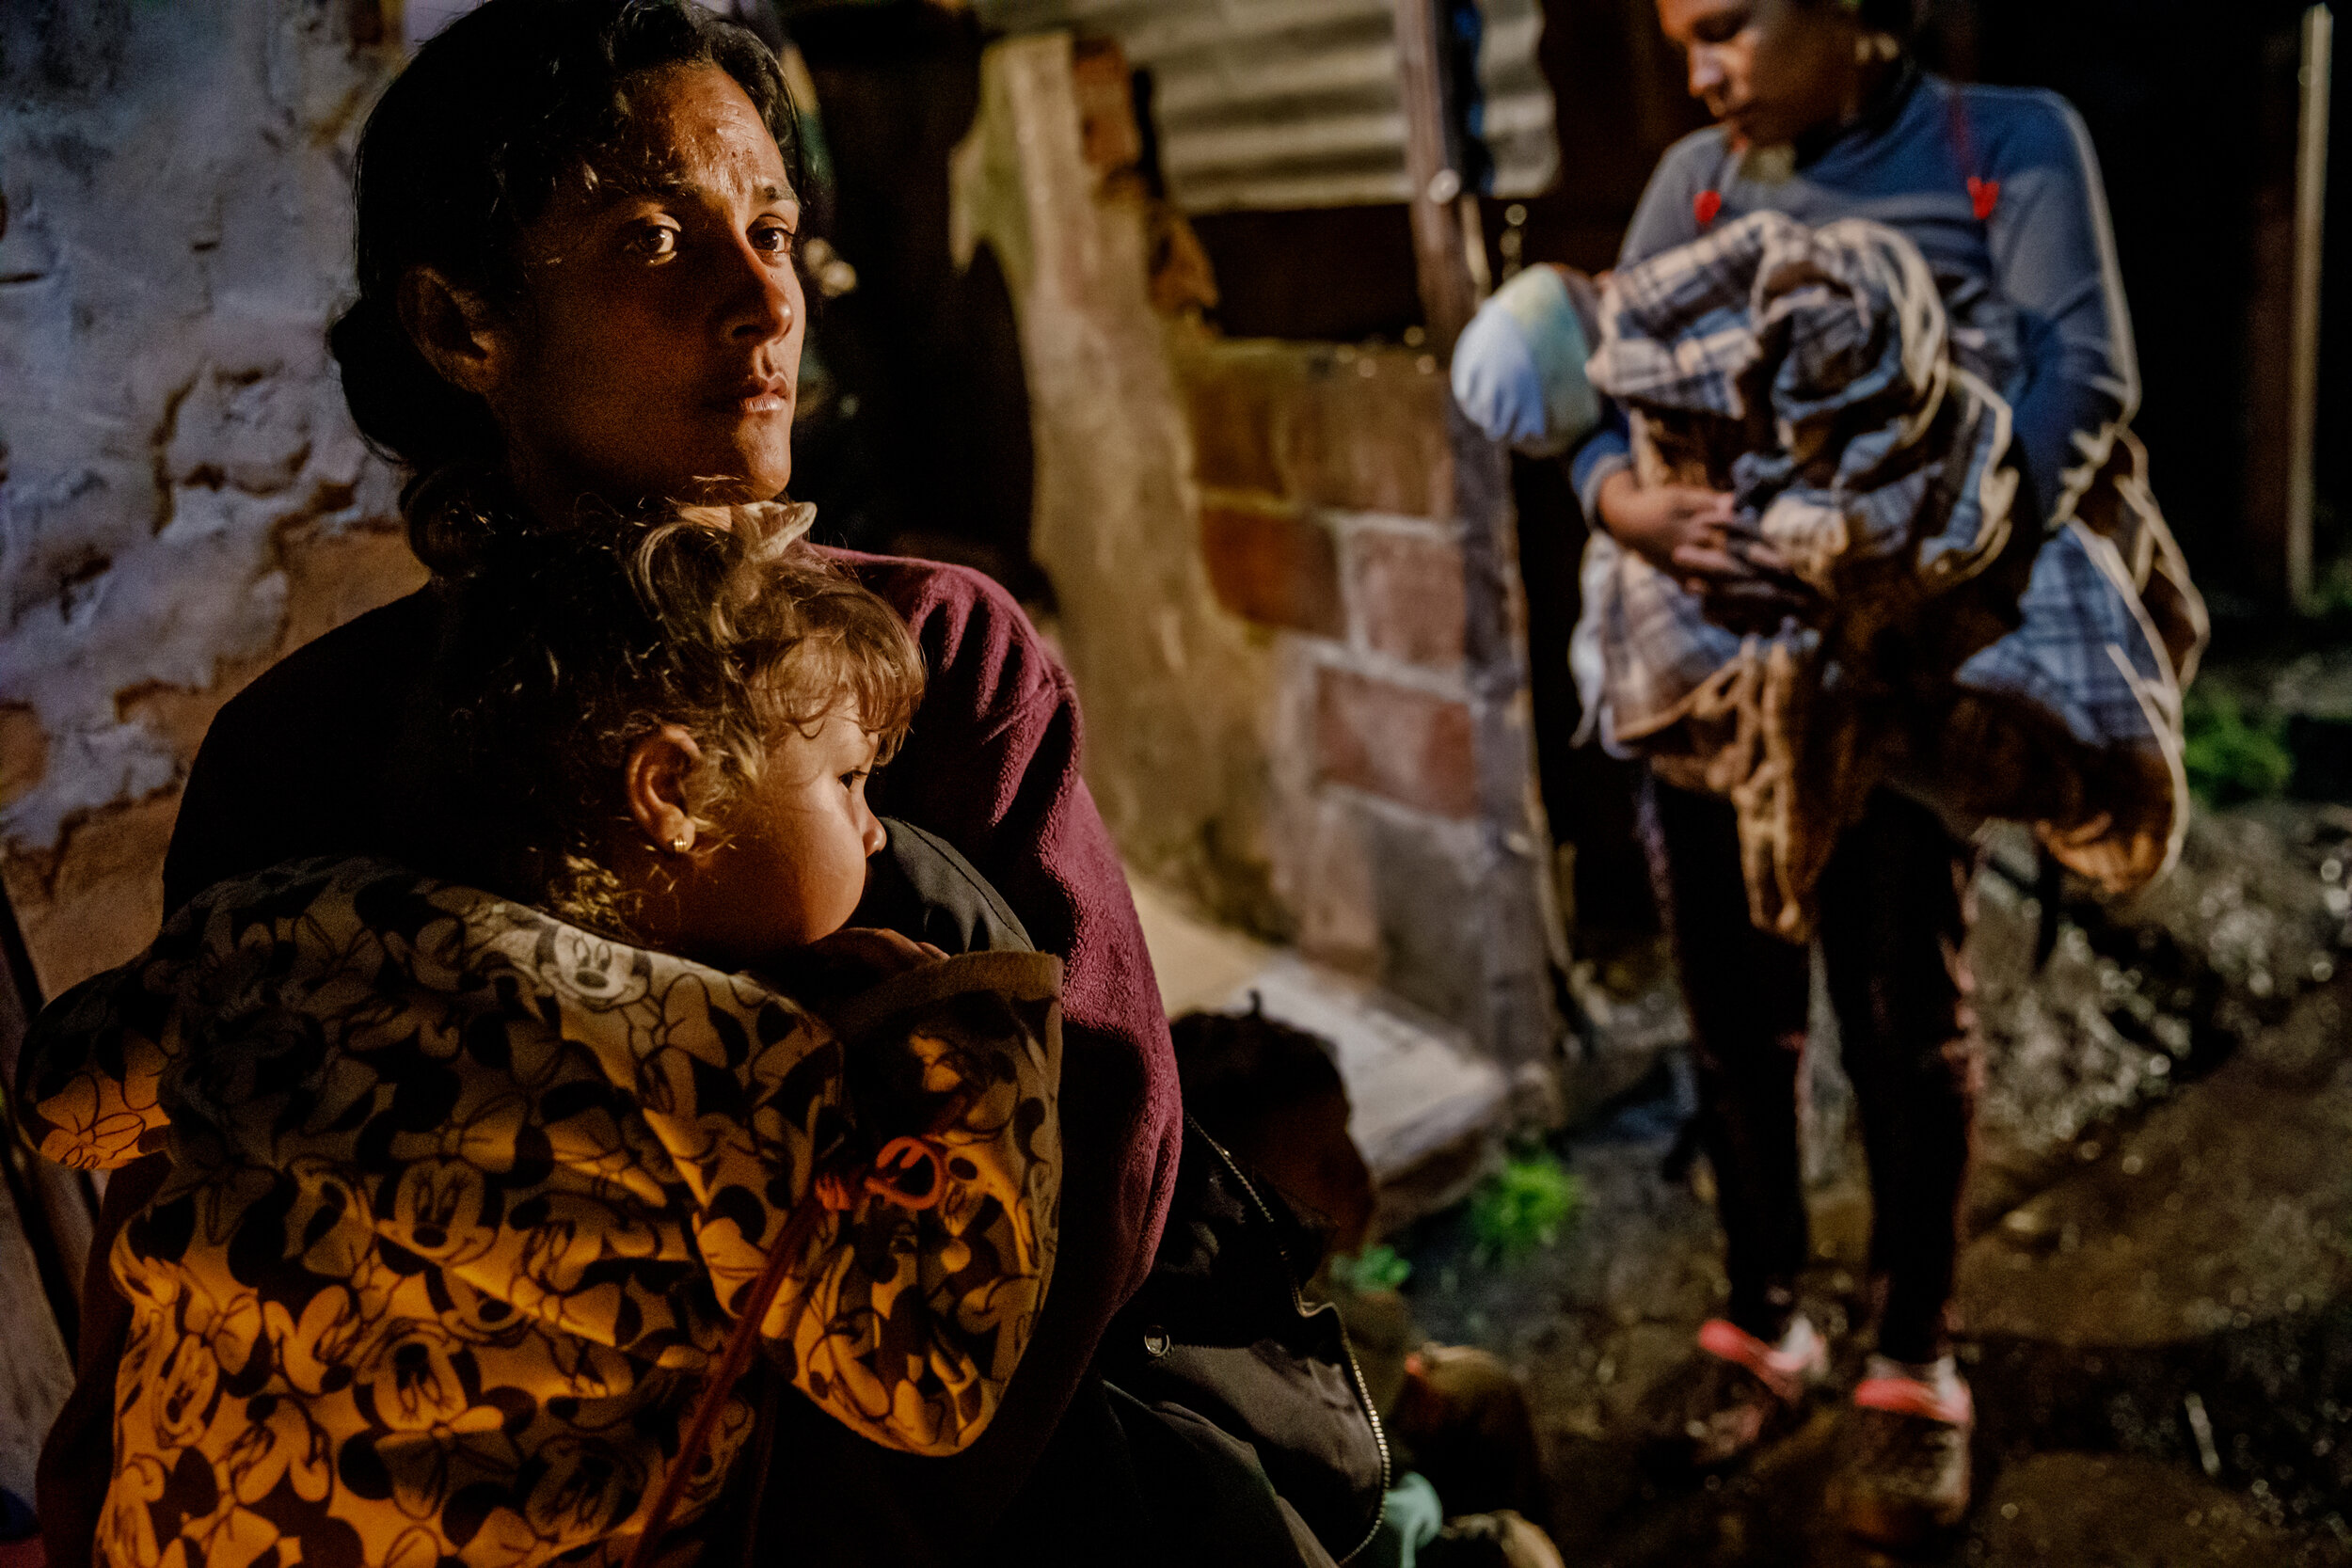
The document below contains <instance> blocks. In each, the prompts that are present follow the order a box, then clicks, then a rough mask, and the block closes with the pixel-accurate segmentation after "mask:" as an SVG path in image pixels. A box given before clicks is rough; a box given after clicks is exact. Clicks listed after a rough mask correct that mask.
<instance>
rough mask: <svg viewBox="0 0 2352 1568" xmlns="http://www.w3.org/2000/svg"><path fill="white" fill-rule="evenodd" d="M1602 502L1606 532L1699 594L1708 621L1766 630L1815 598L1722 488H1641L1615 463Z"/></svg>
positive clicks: (1807, 606)
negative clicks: (1741, 516)
mask: <svg viewBox="0 0 2352 1568" xmlns="http://www.w3.org/2000/svg"><path fill="white" fill-rule="evenodd" d="M1599 500H1600V526H1601V527H1603V528H1605V529H1607V530H1608V531H1609V536H1610V537H1611V538H1613V539H1614V540H1615V541H1616V542H1617V543H1618V544H1620V545H1623V546H1625V547H1626V548H1627V549H1629V550H1631V551H1632V552H1633V553H1634V554H1636V555H1638V556H1640V557H1641V558H1642V559H1643V560H1645V561H1646V562H1649V563H1650V564H1651V565H1652V566H1655V567H1657V568H1658V569H1659V570H1660V571H1661V572H1663V573H1665V574H1666V575H1667V576H1669V577H1671V578H1676V579H1677V581H1679V582H1680V583H1681V584H1682V585H1683V587H1685V588H1687V589H1689V590H1690V591H1691V592H1692V593H1693V594H1697V595H1699V597H1700V598H1702V599H1704V600H1705V601H1706V604H1707V613H1708V619H1710V620H1713V621H1716V622H1719V623H1721V624H1722V625H1724V626H1730V627H1732V628H1733V629H1735V630H1747V629H1770V628H1771V627H1773V626H1778V625H1779V624H1780V622H1781V620H1782V619H1783V618H1784V617H1786V616H1789V615H1802V614H1804V613H1805V612H1806V611H1807V610H1812V609H1814V608H1815V607H1816V606H1818V605H1819V604H1820V595H1819V594H1815V593H1814V591H1813V590H1812V588H1811V587H1810V586H1809V585H1808V584H1806V583H1805V581H1804V579H1803V578H1799V577H1798V576H1797V575H1796V574H1795V573H1793V572H1791V571H1790V570H1789V569H1788V562H1787V561H1786V560H1785V559H1784V558H1783V557H1782V556H1781V554H1780V552H1779V551H1778V550H1775V549H1774V548H1772V546H1771V545H1770V544H1768V543H1766V542H1765V540H1764V537H1763V536H1762V535H1761V534H1759V533H1757V532H1756V529H1755V528H1754V527H1753V526H1752V525H1749V524H1745V523H1742V522H1740V520H1739V517H1738V516H1737V515H1736V514H1735V513H1734V512H1733V510H1732V499H1731V497H1729V496H1728V495H1725V494H1724V492H1722V491H1720V490H1709V489H1707V488H1705V487H1703V486H1700V485H1696V484H1661V485H1654V486H1648V487H1645V486H1644V485H1643V484H1642V483H1640V482H1639V481H1638V480H1636V479H1635V478H1634V477H1633V473H1632V470H1631V469H1620V470H1619V471H1617V472H1616V473H1613V474H1611V475H1610V476H1609V477H1608V478H1607V479H1605V480H1603V481H1602V482H1601V486H1600V498H1599Z"/></svg>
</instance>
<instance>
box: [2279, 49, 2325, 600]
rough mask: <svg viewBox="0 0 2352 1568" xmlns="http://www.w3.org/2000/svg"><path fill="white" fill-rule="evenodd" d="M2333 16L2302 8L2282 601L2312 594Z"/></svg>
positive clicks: (2305, 598) (2307, 598)
mask: <svg viewBox="0 0 2352 1568" xmlns="http://www.w3.org/2000/svg"><path fill="white" fill-rule="evenodd" d="M2335 34H2336V24H2335V13H2334V12H2332V11H2331V10H2329V9H2328V7H2326V6H2324V5H2322V6H2313V7H2312V8H2311V9H2309V10H2307V11H2305V12H2304V13H2303V105H2302V124H2301V136H2300V138H2299V145H2298V146H2297V148H2296V160H2295V327H2294V332H2295V339H2294V359H2293V362H2292V365H2291V368H2290V371H2289V374H2291V375H2292V376H2293V378H2294V382H2293V386H2292V387H2291V388H2290V389H2289V394H2288V395H2289V397H2290V398H2291V400H2292V402H2291V404H2290V408H2291V413H2290V416H2289V417H2290V419H2291V420H2292V421H2293V423H2292V425H2291V426H2290V429H2289V434H2288V441H2289V456H2288V460H2287V462H2288V467H2287V540H2286V545H2287V602H2288V603H2289V604H2291V605H2293V606H2294V607H2295V608H2296V609H2297V610H2301V609H2304V608H2306V607H2308V606H2309V605H2310V603H2311V599H2312V506H2313V502H2314V499H2315V495H2314V491H2315V487H2316V483H2317V480H2316V476H2315V475H2314V473H2313V468H2314V466H2315V464H2316V461H2317V454H2318V453H2317V449H2318V435H2319V310H2320V281H2321V280H2320V262H2321V260H2322V257H2323V256H2324V254H2325V250H2326V242H2327V229H2328V93H2329V87H2330V86H2331V80H2330V78H2331V76H2332V74H2333V70H2332V62H2333V57H2334V54H2335Z"/></svg>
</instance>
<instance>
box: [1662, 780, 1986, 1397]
mask: <svg viewBox="0 0 2352 1568" xmlns="http://www.w3.org/2000/svg"><path fill="white" fill-rule="evenodd" d="M1643 820H1644V837H1645V841H1646V843H1647V846H1648V849H1649V857H1650V868H1651V876H1652V879H1653V880H1654V881H1655V883H1656V885H1657V888H1658V893H1659V902H1660V905H1661V909H1662V911H1664V913H1665V915H1666V919H1667V923H1668V926H1669V927H1670V928H1671V929H1672V931H1673V933H1674V939H1675V947H1676V953H1677V959H1678V961H1679V964H1680V967H1681V972H1682V988H1683V999H1684V1002H1685V1004H1686V1005H1687V1006H1689V1008H1690V1014H1691V1031H1692V1044H1693V1055H1694V1056H1695V1058H1696V1062H1697V1067H1698V1081H1699V1117H1700V1128H1699V1132H1700V1136H1701V1141H1702V1147H1704V1148H1706V1150H1707V1155H1708V1159H1709V1160H1710V1161H1711V1162H1712V1163H1713V1164H1714V1167H1715V1185H1716V1192H1717V1195H1718V1196H1717V1199H1716V1201H1717V1205H1718V1208H1719V1210H1720V1212H1721V1214H1722V1217H1723V1226H1724V1241H1725V1266H1726V1268H1727V1270H1728V1272H1729V1274H1730V1276H1731V1306H1730V1316H1731V1320H1732V1321H1733V1322H1734V1323H1738V1324H1739V1325H1740V1327H1741V1328H1743V1329H1746V1330H1747V1331H1748V1332H1749V1333H1751V1334H1755V1335H1757V1336H1758V1337H1760V1338H1766V1339H1777V1338H1780V1336H1781V1335H1782V1334H1784V1333H1786V1332H1787V1330H1788V1321H1789V1316H1790V1314H1791V1313H1792V1312H1793V1311H1794V1309H1795V1302H1796V1283H1797V1274H1798V1271H1799V1270H1800V1269H1802V1268H1803V1267H1804V1262H1805V1258H1806V1251H1807V1240H1806V1234H1805V1212H1804V1185H1803V1179H1802V1175H1801V1166H1800V1162H1799V1157H1798V1148H1797V1123H1798V1115H1797V1110H1798V1106H1797V1097H1798V1094H1799V1092H1800V1090H1799V1086H1798V1085H1799V1083H1800V1078H1799V1070H1798V1069H1799V1067H1800V1065H1801V1062H1802V1058H1803V1056H1804V1029H1805V1016H1806V1012H1807V1004H1808V1001H1809V1000H1810V994H1811V984H1810V980H1811V973H1810V958H1809V955H1808V953H1807V951H1806V950H1805V949H1804V948H1803V947H1798V946H1793V945H1791V944H1790V943H1788V942H1782V941H1780V940H1779V939H1778V938H1775V937H1772V936H1769V935H1767V934H1766V933H1764V932H1762V931H1759V930H1757V929H1756V927H1754V926H1753V925H1752V924H1750V922H1749V920H1748V910H1747V895H1746V891H1745V888H1744V886H1743V884H1742V882H1741V880H1740V845H1739V836H1738V832H1737V830H1736V828H1735V826H1734V822H1733V817H1732V812H1731V807H1730V806H1729V805H1728V804H1727V803H1725V802H1724V801H1722V800H1715V799H1713V798H1711V797H1707V796H1701V795H1694V794H1692V793H1690V792H1688V791H1685V790H1680V789H1676V788H1673V787H1672V786H1670V785H1667V784H1660V783H1658V782H1657V781H1655V780H1652V781H1651V783H1650V787H1649V790H1648V794H1647V799H1646V800H1645V802H1644V808H1643ZM1976 864H1977V860H1976V856H1975V854H1974V853H1973V852H1972V851H1971V850H1970V849H1968V848H1967V847H1964V846H1963V845H1961V844H1959V843H1958V842H1956V841H1955V840H1954V839H1953V838H1952V836H1951V834H1950V833H1949V832H1947V831H1946V829H1945V827H1944V825H1943V823H1942V822H1941V820H1939V819H1938V818H1937V817H1936V816H1935V815H1934V813H1932V812H1931V811H1929V810H1928V809H1927V808H1926V807H1925V806H1922V805H1919V804H1917V803H1916V802H1915V801H1912V800H1907V799H1905V798H1903V797H1901V796H1899V795H1895V794H1892V793H1890V792H1888V791H1885V790H1881V791H1880V792H1879V793H1878V794H1876V795H1875V796H1873V797H1872V798H1871V800H1870V802H1869V807H1868V810H1867V814H1866V815H1865V816H1864V818H1863V820H1862V821H1861V822H1860V823H1858V824H1857V825H1855V826H1854V827H1853V828H1851V829H1850V830H1848V832H1846V834H1845V836H1844V837H1843V838H1841V839H1840V840H1839V841H1838V844H1837V849H1836V854H1835V855H1834V856H1833V857H1832V859H1831V861H1830V863H1829V869H1828V871H1827V873H1826V874H1825V875H1824V877H1823V878H1822V880H1821V887H1820V941H1821V955H1822V958H1823V961H1824V964H1825V966H1826V969H1827V973H1828V978H1829V994H1830V1001H1831V1003H1832V1005H1833V1006H1834V1008H1835V1010H1836V1015H1837V1027H1838V1035H1839V1039H1840V1042H1841V1044H1842V1046H1843V1055H1844V1060H1845V1067H1846V1075H1847V1077H1848V1078H1850V1079H1851V1080H1852V1083H1853V1088H1854V1099H1855V1101H1856V1110H1857V1113H1858V1116H1859V1118H1860V1120H1861V1124H1862V1137H1863V1147H1864V1149H1865V1151H1866V1153H1867V1156H1868V1159H1869V1165H1870V1197H1871V1204H1872V1209H1873V1217H1872V1223H1871V1233H1870V1267H1871V1273H1872V1275H1873V1276H1874V1279H1875V1281H1876V1284H1877V1287H1878V1289H1879V1290H1880V1291H1881V1292H1883V1293H1882V1297H1881V1307H1880V1316H1879V1348H1880V1350H1881V1351H1882V1352H1883V1354H1887V1355H1891V1356H1894V1357H1896V1358H1897V1359H1898V1360H1903V1361H1928V1360H1932V1359H1933V1358H1934V1357H1936V1356H1938V1355H1941V1354H1943V1353H1944V1350H1945V1347H1946V1337H1947V1323H1946V1310H1947V1305H1948V1303H1949V1301H1950V1299H1951V1291H1952V1273H1953V1267H1954V1263H1955V1261H1956V1258H1957V1254H1958V1250H1959V1241H1960V1236H1959V1230H1960V1196H1961V1185H1962V1182H1963V1180H1964V1179H1965V1178H1966V1175H1967V1169H1968V1153H1969V1129H1970V1124H1971V1122H1972V1120H1973V1118H1974V1117H1975V1112H1976V1089H1977V1073H1978V1063H1977V1053H1976V1048H1975V1040H1974V1036H1973V1023H1974V1019H1973V1017H1972V1015H1971V1012H1970V1009H1969V1005H1968V997H1969V992H1970V990H1972V989H1973V987H1972V982H1971V979H1970V976H1969V974H1968V967H1967V962H1966V960H1965V958H1963V955H1962V951H1961V949H1962V945H1963V942H1965V941H1966V940H1967V935H1968V925H1969V922H1970V920H1971V919H1972V918H1973V916H1974V914H1975V907H1974V900H1973V898H1972V896H1971V895H1970V893H1969V882H1970V880H1971V879H1972V878H1973V876H1974V874H1975V871H1976Z"/></svg>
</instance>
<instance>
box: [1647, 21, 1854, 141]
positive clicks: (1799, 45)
mask: <svg viewBox="0 0 2352 1568" xmlns="http://www.w3.org/2000/svg"><path fill="white" fill-rule="evenodd" d="M1658 21H1659V24H1660V25H1661V26H1662V27H1664V28H1665V30H1666V37H1667V38H1669V39H1671V40H1674V42H1675V43H1677V45H1679V46H1680V47H1681V49H1682V50H1683V52H1684V54H1685V55H1688V56H1689V58H1690V62H1691V96H1692V97H1693V98H1695V99H1697V100H1699V101H1700V102H1701V103H1705V104H1706V105H1707V112H1708V114H1711V115H1713V116H1714V117H1715V118H1716V119H1719V120H1721V121H1722V122H1723V124H1724V129H1725V130H1727V131H1728V132H1730V133H1731V136H1732V140H1733V142H1734V143H1735V144H1736V145H1738V146H1740V147H1777V146H1781V145H1784V144H1786V143H1788V142H1793V141H1795V140H1796V139H1797V138H1798V137H1800V136H1802V135H1804V134H1805V133H1806V132H1808V131H1814V130H1818V129H1820V128H1822V127H1824V126H1829V125H1835V124H1836V123H1837V122H1838V121H1839V120H1840V119H1843V118H1845V117H1846V116H1847V115H1849V114H1851V113H1852V112H1853V110H1854V108H1855V106H1856V103H1857V100H1858V98H1859V91H1858V89H1859V87H1860V84H1861V79H1862V68H1861V65H1860V63H1859V61H1858V59H1857V55H1856V45H1857V44H1858V43H1859V42H1860V41H1861V40H1863V38H1864V34H1863V31H1862V28H1861V26H1860V24H1857V23H1855V22H1854V21H1853V20H1852V19H1851V17H1850V16H1848V15H1846V14H1845V13H1844V12H1842V11H1841V10H1839V9H1838V8H1836V7H1835V6H1831V5H1826V4H1813V5H1806V4H1803V3H1801V0H1658Z"/></svg>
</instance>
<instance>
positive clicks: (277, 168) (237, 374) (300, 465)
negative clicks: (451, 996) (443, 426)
mask: <svg viewBox="0 0 2352 1568" xmlns="http://www.w3.org/2000/svg"><path fill="white" fill-rule="evenodd" d="M374 16H375V13H374V10H373V7H368V6H353V5H350V4H342V3H337V4H328V3H324V0H226V3H222V4H216V5H207V6H201V7H199V6H183V5H177V4H172V5H160V4H154V3H151V0H80V3H75V4H71V5H57V6H48V5H28V6H10V7H7V8H0V199H5V202H6V213H7V217H6V228H5V230H0V443H5V451H6V455H5V464H6V467H5V473H4V474H0V872H5V876H6V884H7V890H8V895H9V897H10V898H11V900H12V901H13V902H14V903H15V905H16V908H17V912H18V915H19V918H20V920H21V921H22V923H23V925H24V929H25V934H26V938H27V940H28V942H30V944H31V946H32V948H33V953H34V960H35V963H36V965H37V967H38V968H39V970H40V977H41V981H42V984H43V987H44V989H46V990H49V991H51V992H52V993H54V992H55V991H56V990H58V989H60V988H61V987H63V986H65V985H67V984H70V983H72V981H73V980H75V979H77V978H79V977H80V976H82V975H84V974H88V973H91V972H92V971H94V970H96V969H99V968H102V967H103V966H105V965H108V964H111V963H115V962H118V961H119V960H120V959H121V958H126V957H128V956H129V955H130V954H131V953H133V952H135V951H136V950H137V948H138V947H140V946H141V945H143V944H144V943H145V942H147V941H148V940H149V938H150V937H151V935H152V934H153V929H154V925H155V922H156V920H157V919H158V917H159V916H160V914H161V912H162V911H161V905H160V900H161V893H160V888H159V886H158V883H157V872H158V869H159V867H160V864H161V858H162V851H163V847H164V844H165V842H166V841H167V838H168V835H169V832H170V825H171V820H172V815H173V812H174V810H175V808H176V804H177V800H178V791H179V787H180V784H181V783H182V781H183V779H184V778H185V775H186V771H187V765H188V762H189V760H190V759H191V758H192V757H193V755H194V753H195V749H196V746H197V744H198V742H199V740H200V739H201V738H202V736H203V732H204V728H205V726H206V725H207V724H208V723H209V722H210V721H211V718H212V715H213V714H214V712H215V711H216V710H217V709H218V707H219V705H221V704H222V703H223V702H225V701H227V700H228V698H229V697H230V695H231V694H232V693H233V692H234V691H235V690H236V689H237V688H239V687H240V686H242V685H243V684H244V683H245V682H246V680H249V679H250V678H251V677H252V676H253V675H254V674H256V673H259V672H260V671H262V669H265V668H267V667H268V665H269V664H270V663H271V662H272V661H273V660H274V659H276V658H277V657H280V656H281V655H283V654H284V653H285V652H287V651H289V650H291V649H292V648H294V647H295V646H297V645H299V644H300V643H301V642H303V641H308V640H309V639H310V638H311V637H314V636H316V635H317V634H318V633H320V632H322V631H324V630H326V629H327V628H328V627H329V626H334V625H336V624H338V623H339V622H341V621H343V620H345V619H348V618H349V617H350V616H351V615H354V614H357V613H358V612H359V611H360V610H365V609H367V608H369V607H370V606H372V605H374V604H378V603H382V602H384V601H385V600H388V599H389V598H392V597H395V596H397V595H398V594H402V593H405V592H406V591H407V590H408V589H410V588H412V587H414V586H415V585H416V584H417V583H418V582H419V581H421V578H422V574H421V570H420V568H419V567H418V566H417V564H416V562H415V561H414V560H413V558H411V557H410V556H409V554H408V552H407V549H406V546H405V543H404V542H403V540H402V538H401V535H400V533H399V531H398V526H397V521H396V518H395V504H394V501H395V491H396V483H395V481H394V478H393V476H392V473H391V471H390V470H389V468H388V467H386V466H385V465H383V464H382V463H381V462H379V461H378V460H376V459H375V458H374V457H373V456H372V455H371V454H370V453H369V452H368V451H367V450H366V448H365V447H364V446H363V445H362V443H361V442H360V440H359V438H358V434H357V433H356V432H355V431H354V430H353V429H352V427H351V423H350V420H349V417H348V415H347V414H346V413H345V411H344V408H343V403H342V389H341V387H340V385H339V383H338V381H337V379H336V375H335V371H334V365H333V362H332V360H331V359H330V358H329V357H328V356H327V354H326V325H327V322H328V321H329V319H330V318H331V315H332V313H333V311H334V309H336V307H337V305H338V304H339V303H340V301H341V299H342V297H343V295H344V293H345V292H346V291H347V289H348V287H349V278H350V271H351V255H350V248H351V208H350V203H351V195H350V172H349V171H350V162H351V151H352V147H353V144H354V141H355V139H356V137H357V135H358V129H359V126H360V123H361V120H362V119H363V118H364V115H365V112H366V109H367V106H368V104H369V103H371V102H372V101H373V97H374V94H375V92H376V90H377V88H378V87H380V86H381V85H382V83H383V81H384V80H385V78H386V75H387V73H388V71H389V69H390V68H391V66H392V63H393V55H391V53H390V52H389V50H388V49H386V48H385V47H384V46H382V45H380V44H377V43H375V42H373V41H359V40H355V39H354V38H353V36H352V29H353V26H354V25H355V24H358V26H359V27H360V28H362V30H364V31H373V30H374V28H373V21H374Z"/></svg>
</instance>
